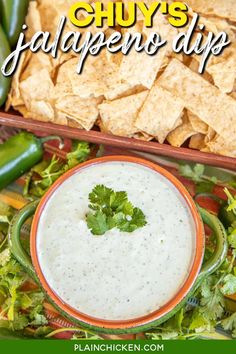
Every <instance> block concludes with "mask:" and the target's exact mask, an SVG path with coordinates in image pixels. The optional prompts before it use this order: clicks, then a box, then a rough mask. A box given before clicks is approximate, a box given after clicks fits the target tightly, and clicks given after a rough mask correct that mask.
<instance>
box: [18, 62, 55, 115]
mask: <svg viewBox="0 0 236 354" xmlns="http://www.w3.org/2000/svg"><path fill="white" fill-rule="evenodd" d="M53 89H54V85H53V82H52V80H51V77H50V75H49V73H48V71H47V70H46V69H42V70H40V71H38V72H36V73H34V74H33V75H31V76H29V77H28V78H27V79H26V80H24V81H22V82H21V83H20V91H21V94H22V97H23V100H24V103H25V105H26V107H27V108H29V107H30V106H31V102H32V101H47V100H48V98H49V97H50V93H51V91H53ZM29 110H30V108H29Z"/></svg>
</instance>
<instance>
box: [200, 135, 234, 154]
mask: <svg viewBox="0 0 236 354" xmlns="http://www.w3.org/2000/svg"><path fill="white" fill-rule="evenodd" d="M206 150H208V152H212V153H214V154H220V155H224V156H230V157H236V142H234V144H229V143H228V142H227V141H225V140H224V138H222V137H221V136H219V135H216V136H215V138H214V139H213V140H212V141H210V142H209V143H207V147H206ZM206 150H205V151H206Z"/></svg>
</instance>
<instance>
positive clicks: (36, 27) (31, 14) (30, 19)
mask: <svg viewBox="0 0 236 354" xmlns="http://www.w3.org/2000/svg"><path fill="white" fill-rule="evenodd" d="M25 23H26V25H27V27H28V28H27V31H26V39H27V41H29V40H31V38H32V37H33V35H34V34H35V33H36V32H39V31H42V24H41V17H40V13H39V10H38V4H37V1H30V3H29V7H28V14H27V16H26V19H25Z"/></svg>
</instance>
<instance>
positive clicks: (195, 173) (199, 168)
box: [179, 164, 205, 182]
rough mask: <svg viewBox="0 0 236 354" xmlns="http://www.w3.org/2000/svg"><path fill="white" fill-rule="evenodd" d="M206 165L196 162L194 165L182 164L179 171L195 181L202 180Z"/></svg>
mask: <svg viewBox="0 0 236 354" xmlns="http://www.w3.org/2000/svg"><path fill="white" fill-rule="evenodd" d="M204 170H205V167H204V165H201V164H196V165H195V166H194V167H191V166H190V165H180V166H179V173H180V175H181V176H183V177H186V178H189V179H191V180H193V181H194V182H202V177H203V173H204Z"/></svg>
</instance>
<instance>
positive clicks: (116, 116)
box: [99, 91, 148, 137]
mask: <svg viewBox="0 0 236 354" xmlns="http://www.w3.org/2000/svg"><path fill="white" fill-rule="evenodd" d="M147 94H148V92H147V91H144V92H141V93H138V94H136V95H132V96H128V97H124V98H121V99H118V100H115V101H111V102H105V103H102V104H100V105H99V113H100V116H101V124H102V128H103V131H106V132H110V133H112V134H114V135H120V136H127V137H131V136H133V135H134V134H135V133H137V132H138V129H137V127H135V121H136V118H137V115H138V112H139V110H140V108H141V107H142V105H143V103H144V101H145V99H146V97H147Z"/></svg>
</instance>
